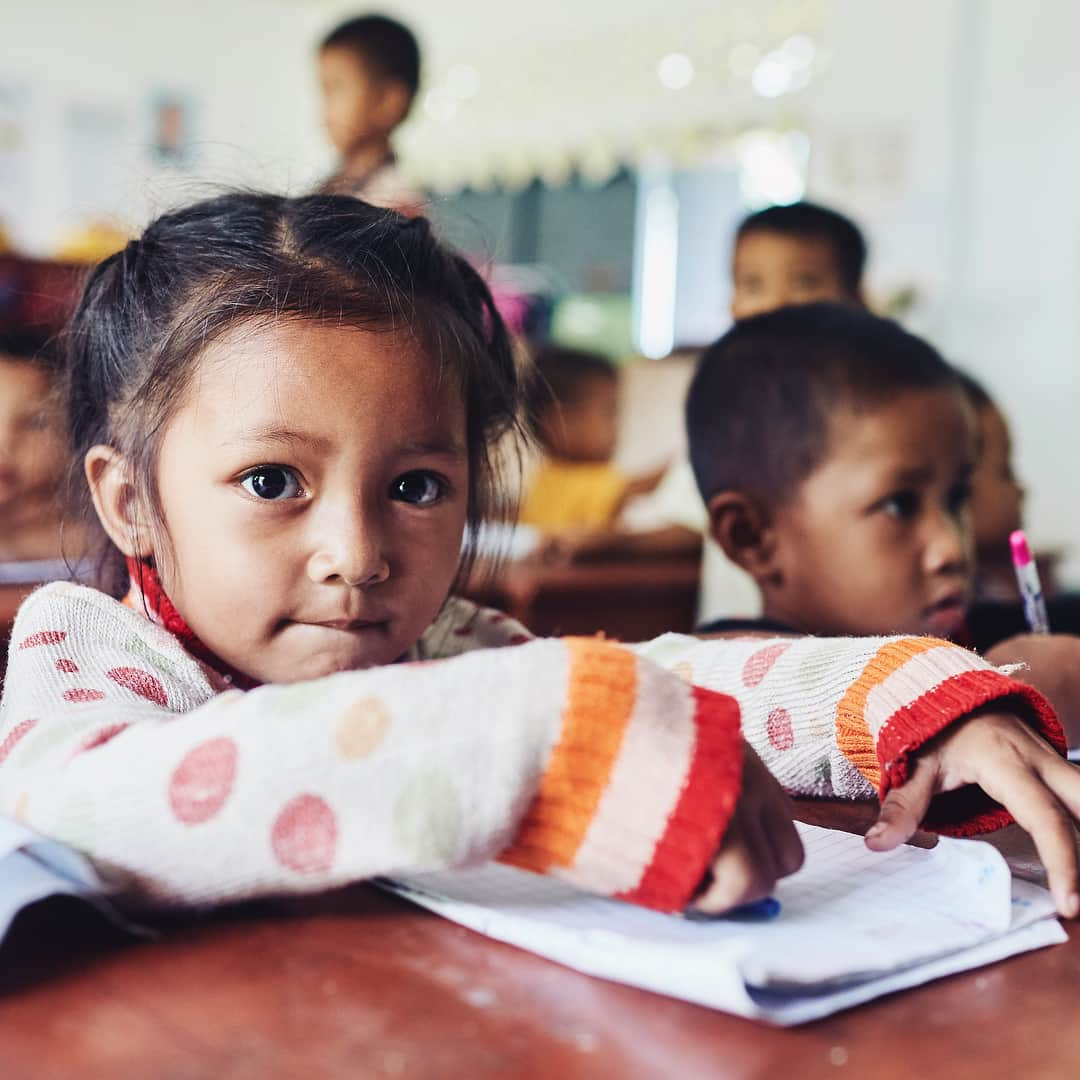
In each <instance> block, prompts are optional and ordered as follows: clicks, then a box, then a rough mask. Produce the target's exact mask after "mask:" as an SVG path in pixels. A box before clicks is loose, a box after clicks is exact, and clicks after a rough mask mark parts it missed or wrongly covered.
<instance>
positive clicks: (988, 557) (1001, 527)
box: [960, 373, 1048, 601]
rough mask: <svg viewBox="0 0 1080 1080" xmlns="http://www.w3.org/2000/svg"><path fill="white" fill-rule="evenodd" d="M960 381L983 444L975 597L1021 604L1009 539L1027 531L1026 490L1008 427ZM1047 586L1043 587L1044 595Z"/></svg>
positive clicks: (975, 517)
mask: <svg viewBox="0 0 1080 1080" xmlns="http://www.w3.org/2000/svg"><path fill="white" fill-rule="evenodd" d="M960 381H961V385H962V386H963V388H964V392H965V393H966V394H967V396H968V400H969V401H970V402H971V407H972V409H973V410H974V413H975V424H976V438H977V443H978V457H977V459H976V463H975V470H974V472H973V473H972V474H971V527H972V531H973V534H974V537H975V556H976V565H977V575H976V596H977V598H978V599H980V600H995V601H1000V600H1005V601H1019V599H1020V593H1019V589H1018V587H1017V584H1016V572H1015V570H1014V569H1013V565H1012V558H1011V556H1010V550H1009V536H1010V535H1011V534H1012V533H1013V532H1014V531H1015V530H1016V529H1019V528H1022V527H1023V521H1022V520H1021V514H1022V511H1023V507H1024V489H1023V488H1022V487H1021V486H1020V484H1019V483H1018V482H1017V479H1016V474H1015V472H1013V464H1012V437H1011V435H1010V433H1009V424H1008V421H1007V420H1006V419H1005V417H1004V415H1003V414H1002V412H1001V410H1000V409H999V408H998V407H997V405H995V404H994V401H993V399H992V398H991V397H990V395H989V394H988V393H987V392H986V390H985V389H984V388H983V386H982V385H981V384H980V383H978V382H977V381H976V380H975V379H973V378H972V377H971V376H970V375H967V374H964V373H961V374H960ZM1040 569H1041V568H1040ZM1047 584H1048V583H1047V582H1044V583H1043V588H1044V589H1046V587H1047Z"/></svg>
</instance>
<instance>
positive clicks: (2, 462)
mask: <svg viewBox="0 0 1080 1080" xmlns="http://www.w3.org/2000/svg"><path fill="white" fill-rule="evenodd" d="M50 389H51V383H50V379H49V373H48V372H47V371H46V370H44V369H43V368H42V367H41V366H40V365H38V364H34V363H31V362H29V361H26V360H20V359H18V358H16V357H8V356H4V355H2V354H0V511H3V510H5V509H13V508H14V507H15V506H16V504H17V503H18V502H19V501H25V500H27V499H32V498H34V497H40V496H43V495H51V494H53V493H54V492H55V490H56V489H57V488H58V486H59V484H60V480H61V474H62V472H63V468H64V443H63V439H62V438H61V435H60V431H59V427H58V425H57V424H56V423H54V422H53V417H52V416H51V414H50V410H49V392H50Z"/></svg>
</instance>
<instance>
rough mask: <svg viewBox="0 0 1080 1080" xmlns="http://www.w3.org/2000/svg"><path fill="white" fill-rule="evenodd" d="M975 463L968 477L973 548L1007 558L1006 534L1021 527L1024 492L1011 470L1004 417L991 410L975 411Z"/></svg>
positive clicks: (986, 407)
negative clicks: (976, 414)
mask: <svg viewBox="0 0 1080 1080" xmlns="http://www.w3.org/2000/svg"><path fill="white" fill-rule="evenodd" d="M978 425H979V460H978V464H977V465H976V466H975V472H974V473H973V474H972V477H971V523H972V528H973V529H974V531H975V546H976V548H977V549H978V551H979V552H980V553H985V554H986V555H987V556H989V557H990V558H996V559H997V560H999V561H1000V560H1007V559H1008V558H1009V534H1010V533H1012V532H1013V531H1014V530H1016V529H1019V528H1020V527H1021V525H1022V521H1021V511H1022V509H1023V505H1024V489H1023V488H1022V487H1021V486H1020V485H1019V484H1018V483H1017V481H1016V476H1015V475H1014V474H1013V467H1012V440H1011V439H1010V437H1009V425H1008V424H1007V423H1006V422H1005V417H1004V416H1002V415H1001V413H1000V412H999V411H998V410H997V409H996V408H995V407H994V406H993V405H984V406H983V407H982V408H981V409H979V411H978Z"/></svg>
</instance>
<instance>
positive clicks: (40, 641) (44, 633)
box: [19, 630, 67, 649]
mask: <svg viewBox="0 0 1080 1080" xmlns="http://www.w3.org/2000/svg"><path fill="white" fill-rule="evenodd" d="M66 637H67V631H66V630H39V631H38V632H37V633H36V634H31V635H30V636H29V637H27V638H23V639H22V641H20V642H19V648H20V649H33V648H35V647H36V646H38V645H59V644H60V642H61V641H63V640H64V638H66Z"/></svg>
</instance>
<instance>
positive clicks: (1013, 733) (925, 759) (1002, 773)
mask: <svg viewBox="0 0 1080 1080" xmlns="http://www.w3.org/2000/svg"><path fill="white" fill-rule="evenodd" d="M965 784H977V785H978V786H979V787H980V788H982V790H983V791H985V792H986V794H987V795H989V796H990V797H991V798H992V799H996V800H997V801H998V802H999V803H1001V804H1002V806H1004V807H1005V808H1006V809H1007V810H1008V811H1009V812H1010V813H1011V814H1012V815H1013V817H1014V818H1016V821H1017V823H1018V824H1019V825H1020V826H1021V828H1023V829H1025V830H1027V832H1028V833H1030V834H1031V838H1032V839H1033V840H1034V841H1035V847H1036V848H1037V849H1038V852H1039V857H1040V858H1041V859H1042V861H1043V865H1044V866H1045V867H1046V872H1047V876H1048V878H1049V882H1050V891H1051V893H1052V894H1053V896H1054V904H1055V905H1056V907H1057V909H1058V912H1059V913H1060V914H1061V915H1063V916H1064V917H1065V918H1068V919H1072V918H1075V917H1076V916H1077V915H1078V914H1080V882H1078V864H1077V853H1076V829H1075V825H1074V822H1075V821H1076V820H1077V819H1078V818H1080V769H1077V768H1076V767H1075V766H1073V765H1070V764H1069V763H1068V762H1067V761H1065V760H1064V758H1061V757H1059V756H1058V755H1057V754H1056V753H1055V752H1054V750H1053V749H1052V748H1051V747H1050V745H1049V744H1048V743H1047V742H1045V741H1044V740H1043V739H1042V738H1040V737H1039V736H1038V735H1036V734H1035V732H1034V731H1032V730H1031V728H1029V727H1028V726H1027V725H1026V724H1024V723H1023V722H1022V721H1021V720H1019V719H1018V718H1017V717H1016V716H1013V715H1011V714H1009V713H1006V712H985V713H977V714H975V715H974V716H971V717H969V718H968V719H966V720H963V721H960V722H959V723H957V724H954V725H953V726H952V727H951V728H949V729H947V730H946V731H943V732H942V733H941V734H940V735H938V736H936V737H935V738H933V739H931V740H930V741H929V742H928V743H927V744H926V745H925V746H924V747H922V748H921V749H920V750H919V751H918V753H917V754H916V755H914V756H913V758H912V770H911V774H910V776H909V777H908V781H907V783H905V784H904V785H903V786H902V787H898V788H893V790H892V791H890V792H889V793H888V795H886V796H885V799H884V801H883V802H882V804H881V812H880V814H879V815H878V820H877V823H876V824H875V825H874V826H873V827H872V828H871V829H870V831H869V832H868V833H867V834H866V844H867V846H868V847H870V848H871V849H873V850H874V851H889V850H891V849H892V848H894V847H896V846H897V845H899V844H902V843H904V841H906V840H907V839H908V837H909V836H911V834H912V833H913V832H915V830H916V829H917V828H918V826H919V822H920V821H922V819H923V817H924V816H925V814H926V811H927V808H928V807H929V806H930V800H931V799H932V798H933V797H934V795H936V794H937V793H938V792H941V791H953V790H955V789H956V788H960V787H963V786H964V785H965Z"/></svg>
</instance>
